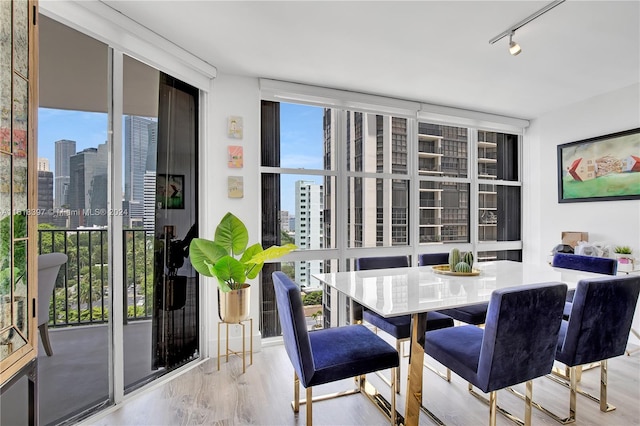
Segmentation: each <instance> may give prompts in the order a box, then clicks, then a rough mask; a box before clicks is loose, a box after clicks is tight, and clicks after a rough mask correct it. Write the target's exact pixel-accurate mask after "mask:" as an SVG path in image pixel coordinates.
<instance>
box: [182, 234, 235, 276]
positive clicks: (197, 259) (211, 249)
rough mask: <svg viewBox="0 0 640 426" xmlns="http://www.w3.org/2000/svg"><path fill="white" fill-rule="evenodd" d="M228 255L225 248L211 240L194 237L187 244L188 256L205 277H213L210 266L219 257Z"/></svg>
mask: <svg viewBox="0 0 640 426" xmlns="http://www.w3.org/2000/svg"><path fill="white" fill-rule="evenodd" d="M226 255H228V252H227V250H225V248H224V247H222V246H221V245H219V244H216V243H215V242H213V241H211V240H205V239H202V238H194V239H193V240H191V244H189V258H190V259H191V264H192V265H193V267H194V268H195V270H196V271H198V272H199V273H201V274H202V275H205V276H207V277H213V276H214V274H213V273H212V271H211V269H210V266H212V265H215V264H216V263H217V262H218V260H219V259H220V258H222V257H223V256H226Z"/></svg>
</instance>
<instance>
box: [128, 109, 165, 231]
mask: <svg viewBox="0 0 640 426" xmlns="http://www.w3.org/2000/svg"><path fill="white" fill-rule="evenodd" d="M157 128H158V123H157V121H154V120H151V119H149V118H144V117H138V116H133V115H130V116H126V117H125V120H124V149H125V156H124V200H125V202H126V203H127V205H128V218H129V223H128V224H127V225H129V226H131V227H139V226H142V224H143V221H144V220H143V216H144V191H145V189H144V175H145V173H146V171H147V170H152V171H155V170H156V146H157Z"/></svg>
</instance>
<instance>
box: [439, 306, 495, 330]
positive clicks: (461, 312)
mask: <svg viewBox="0 0 640 426" xmlns="http://www.w3.org/2000/svg"><path fill="white" fill-rule="evenodd" d="M488 307H489V302H483V303H478V304H475V305H469V306H461V307H459V308H451V309H443V310H441V311H438V312H441V313H443V314H445V315H448V316H450V317H451V318H453V319H457V320H458V321H462V322H465V323H467V324H474V325H478V324H484V322H485V319H486V318H487V308H488Z"/></svg>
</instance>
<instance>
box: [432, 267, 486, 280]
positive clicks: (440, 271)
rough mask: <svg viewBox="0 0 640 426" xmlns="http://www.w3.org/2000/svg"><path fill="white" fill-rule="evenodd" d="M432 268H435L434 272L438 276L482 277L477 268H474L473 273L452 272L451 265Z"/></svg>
mask: <svg viewBox="0 0 640 426" xmlns="http://www.w3.org/2000/svg"><path fill="white" fill-rule="evenodd" d="M432 268H433V272H435V273H436V274H443V275H455V276H457V277H473V276H476V275H480V270H479V269H475V268H472V269H471V272H455V271H450V270H449V265H435V266H432Z"/></svg>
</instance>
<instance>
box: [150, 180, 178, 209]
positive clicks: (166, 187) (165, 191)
mask: <svg viewBox="0 0 640 426" xmlns="http://www.w3.org/2000/svg"><path fill="white" fill-rule="evenodd" d="M156 203H157V205H158V208H159V209H184V175H157V176H156Z"/></svg>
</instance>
